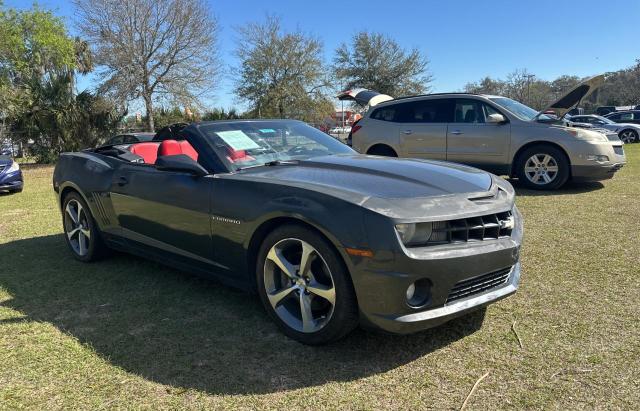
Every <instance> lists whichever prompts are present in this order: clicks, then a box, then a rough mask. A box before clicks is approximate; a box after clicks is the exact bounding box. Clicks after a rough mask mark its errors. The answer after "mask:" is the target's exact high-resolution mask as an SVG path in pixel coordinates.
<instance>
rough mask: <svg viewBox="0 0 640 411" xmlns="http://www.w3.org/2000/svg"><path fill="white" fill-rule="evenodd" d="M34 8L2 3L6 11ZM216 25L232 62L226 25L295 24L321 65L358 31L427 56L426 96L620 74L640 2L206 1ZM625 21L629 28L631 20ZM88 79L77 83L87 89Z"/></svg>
mask: <svg viewBox="0 0 640 411" xmlns="http://www.w3.org/2000/svg"><path fill="white" fill-rule="evenodd" d="M32 3H33V2H31V1H28V0H27V1H25V0H23V1H19V0H5V5H6V6H12V7H30V5H31V4H32ZM209 3H210V5H211V9H212V10H213V12H214V13H215V14H216V16H217V17H218V20H219V23H220V25H221V30H220V41H219V49H220V50H219V52H220V56H221V57H222V59H223V62H224V63H225V64H226V65H234V64H236V61H235V59H234V57H233V48H234V46H235V38H236V34H235V31H234V28H235V27H238V26H242V25H243V24H246V23H247V22H250V21H260V20H262V19H264V16H265V15H266V14H267V13H269V14H275V15H278V16H280V17H281V18H282V21H283V25H284V26H285V29H290V30H294V29H296V28H300V29H302V30H303V31H305V32H308V33H311V34H313V35H315V36H317V37H319V38H320V39H322V41H323V42H324V46H325V60H327V61H330V60H331V58H332V55H333V50H334V49H335V48H336V47H337V46H338V45H340V44H341V43H342V42H345V41H349V39H350V38H351V36H352V35H353V34H354V33H356V32H357V31H360V30H371V31H379V32H383V33H386V34H388V35H391V36H392V37H394V38H395V39H396V40H397V41H398V42H399V43H400V44H402V45H403V46H404V47H406V48H413V47H416V48H418V49H420V50H421V51H422V52H424V53H425V55H426V56H427V57H428V59H429V60H430V62H431V63H430V71H431V74H432V75H433V77H434V82H433V83H432V88H433V91H434V92H445V91H459V90H461V89H462V88H463V87H464V85H465V84H466V83H468V82H470V81H475V80H478V79H480V78H482V77H484V76H491V77H504V76H506V74H508V73H509V72H512V71H513V70H515V69H521V68H526V69H528V70H529V71H530V72H531V73H534V74H536V75H537V76H538V77H540V78H543V79H553V78H555V77H557V76H559V75H562V74H572V75H577V76H587V75H592V74H597V73H602V72H606V71H614V70H619V69H621V68H624V67H628V66H630V65H632V64H633V63H634V61H635V59H636V58H640V48H637V47H636V45H637V44H638V42H639V40H638V39H639V38H640V36H639V35H638V25H636V24H635V22H637V21H639V20H640V1H637V0H626V1H621V0H609V1H606V2H603V1H602V0H598V1H595V0H581V1H559V0H556V1H548V0H537V1H506V0H498V1H495V0H494V1H473V0H471V1H469V0H467V1H464V0H459V1H418V0H415V1H408V0H394V1H389V0H387V1H379V0H368V1H360V2H348V1H333V0H322V1H314V2H311V1H304V0H297V1H295V0H269V1H265V0H262V1H260V0H233V1H222V0H209ZM38 4H39V5H41V6H43V7H46V8H49V9H52V10H54V11H55V12H56V13H57V14H59V15H61V16H63V17H64V18H65V19H66V21H67V23H68V24H69V27H70V29H71V31H72V32H73V30H74V28H73V25H74V10H73V6H72V5H71V3H70V2H67V1H64V0H41V1H39V2H38ZM630 23H632V24H630ZM221 80H222V81H221V84H220V86H219V87H218V88H217V91H216V97H215V99H213V100H212V101H211V102H210V105H211V106H216V107H230V106H233V105H235V106H240V104H238V102H237V101H236V98H235V97H234V96H233V93H232V85H233V79H232V78H230V77H229V76H228V75H227V76H225V77H224V78H222V79H221ZM91 83H92V80H91V78H89V79H85V80H84V81H83V82H81V83H80V86H81V87H82V86H87V87H88V86H91Z"/></svg>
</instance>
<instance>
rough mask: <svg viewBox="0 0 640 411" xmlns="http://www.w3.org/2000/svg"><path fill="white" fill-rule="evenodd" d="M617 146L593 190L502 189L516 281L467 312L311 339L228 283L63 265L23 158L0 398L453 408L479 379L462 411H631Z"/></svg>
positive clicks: (630, 290) (626, 226)
mask: <svg viewBox="0 0 640 411" xmlns="http://www.w3.org/2000/svg"><path fill="white" fill-rule="evenodd" d="M626 148H627V153H628V160H629V163H630V164H629V165H627V167H625V168H624V169H623V170H622V171H621V172H619V173H618V174H617V175H616V176H615V178H614V179H613V180H609V181H606V182H604V183H603V184H599V183H597V184H590V185H581V186H578V185H573V186H569V187H567V188H566V189H564V190H562V191H558V192H553V193H539V192H532V191H527V190H521V189H518V199H517V203H518V205H519V207H520V209H521V211H522V213H523V215H524V217H525V245H524V248H523V252H522V262H523V277H522V283H521V288H520V290H519V292H518V293H517V294H516V295H514V296H513V297H511V298H508V299H506V300H503V301H501V302H499V303H497V304H494V305H492V306H490V307H489V308H488V309H487V311H486V316H485V317H484V322H483V320H482V316H481V315H471V316H469V317H466V318H462V319H459V320H456V321H454V322H451V323H448V324H445V325H444V326H441V327H438V328H436V329H433V330H429V331H427V332H423V333H420V334H417V335H411V336H390V335H382V334H376V333H370V332H364V331H360V330H358V331H356V332H355V333H354V334H352V335H351V336H349V337H348V338H347V339H346V340H344V341H341V342H339V343H337V344H334V345H331V346H328V347H320V348H311V347H306V346H302V345H300V344H298V343H296V342H293V341H291V340H289V339H287V338H285V337H284V336H283V335H282V334H280V333H279V332H278V331H277V330H276V328H275V326H274V325H273V324H272V323H271V322H269V321H268V319H267V316H266V314H265V313H264V312H263V310H262V308H261V306H260V305H259V302H258V301H257V299H256V298H254V297H252V296H250V295H247V294H244V293H242V292H239V291H236V290H233V289H230V288H226V287H223V286H221V285H218V284H216V283H213V282H208V281H205V280H201V279H198V278H195V277H192V276H190V275H188V274H186V273H181V272H178V271H176V270H173V269H169V268H165V267H162V266H159V265H157V264H155V263H153V262H150V261H146V260H142V259H139V258H134V257H129V256H126V255H116V256H114V257H113V258H111V259H109V260H106V261H102V262H99V263H93V264H82V263H79V262H76V261H75V260H73V259H72V258H71V255H70V253H69V252H68V251H67V249H66V245H65V243H64V241H63V237H62V235H61V223H60V214H59V211H58V210H57V209H56V205H55V200H54V195H53V192H52V189H51V173H52V168H51V167H34V166H31V167H30V168H27V169H25V170H24V172H25V178H26V186H25V191H24V192H23V193H22V194H18V195H10V196H6V195H5V196H0V213H1V217H0V262H1V266H0V409H16V408H32V409H59V408H83V409H103V408H135V409H175V408H197V409H203V408H207V409H209V408H219V409H222V408H243V409H257V408H260V409H263V408H305V409H316V408H320V407H322V408H333V409H344V408H347V409H379V408H396V409H424V408H437V409H457V408H459V407H460V406H461V404H462V403H463V401H464V400H465V397H466V396H467V394H468V393H469V390H470V389H471V387H472V386H473V384H474V383H475V382H476V381H477V380H478V378H479V377H481V376H482V375H483V374H485V373H486V372H489V375H488V377H487V378H485V379H484V380H483V381H482V382H481V383H480V384H479V385H478V388H477V390H476V391H475V393H474V394H473V395H472V396H471V397H470V398H469V403H468V407H469V408H471V409H494V408H556V409H575V408H588V409H592V408H626V409H638V408H640V331H639V329H640V327H639V326H640V257H639V256H640V237H639V234H638V233H639V231H640V230H639V223H640V144H635V145H631V146H626ZM514 322H515V326H513V324H514ZM514 329H515V331H516V332H514ZM516 333H517V335H516ZM518 337H519V338H520V340H521V342H522V348H521V347H520V344H519V343H518ZM301 358H303V359H301Z"/></svg>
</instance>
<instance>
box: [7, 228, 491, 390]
mask: <svg viewBox="0 0 640 411" xmlns="http://www.w3.org/2000/svg"><path fill="white" fill-rule="evenodd" d="M0 260H1V261H3V262H4V261H10V262H11V264H6V265H5V267H7V266H8V268H6V269H4V270H3V271H2V272H0V286H2V287H4V288H5V289H6V290H7V291H8V292H9V294H10V295H11V299H9V300H7V301H4V302H3V303H2V305H3V306H5V307H8V308H11V309H14V310H18V311H20V312H21V314H22V315H23V317H19V318H15V319H11V318H10V319H8V320H4V321H0V324H3V323H5V324H11V323H19V322H23V321H44V322H48V323H51V324H53V325H55V326H56V327H57V328H59V329H60V330H63V331H64V332H66V333H68V334H70V335H72V336H74V337H76V338H77V339H78V340H79V341H80V342H82V343H84V344H87V345H89V346H90V347H92V348H93V349H94V350H95V351H96V352H97V353H98V354H99V355H101V356H102V357H104V358H105V359H107V360H108V361H109V362H110V363H111V364H113V365H114V366H117V367H120V368H122V369H124V370H126V371H129V372H131V373H134V374H137V375H141V376H143V377H144V378H147V379H149V380H152V381H155V382H159V383H162V384H167V385H172V386H175V387H183V388H194V389H198V390H203V391H206V392H209V393H214V394H237V393H242V394H252V393H268V392H276V391H286V390H292V389H296V388H301V387H307V386H314V385H320V384H324V383H326V382H329V381H350V380H354V379H359V378H362V377H366V376H370V375H373V374H378V373H382V372H385V371H388V370H391V369H394V368H396V367H399V366H401V365H404V364H407V363H409V362H411V361H413V360H415V359H416V358H419V357H421V356H423V355H425V354H427V353H429V352H432V351H434V350H437V349H438V348H440V347H443V346H445V345H447V344H450V343H451V342H453V341H455V340H458V339H460V338H462V337H464V336H467V335H469V334H471V333H473V332H475V331H476V330H478V328H479V327H480V326H481V324H482V321H483V319H484V311H483V310H481V311H478V312H476V313H474V314H471V315H468V316H466V317H462V318H460V319H458V320H454V321H452V322H450V323H447V324H445V325H443V326H440V327H438V328H435V329H432V330H428V331H426V332H423V333H420V334H415V335H411V336H393V335H386V334H380V333H373V332H366V331H362V330H356V331H355V332H354V333H352V334H351V335H350V336H348V337H347V338H346V339H345V340H342V341H340V342H338V343H335V344H333V345H330V346H325V347H307V346H303V345H300V344H298V343H296V342H295V341H292V340H290V339H288V338H286V337H285V336H284V335H282V334H281V333H280V332H278V330H277V329H276V327H275V325H274V324H272V323H271V322H270V321H269V319H268V317H267V315H266V313H265V312H264V311H263V308H262V307H261V305H260V303H259V301H258V299H257V297H255V296H252V295H249V294H246V293H243V292H241V291H236V290H234V289H231V288H227V287H224V286H222V285H219V284H217V283H214V282H212V281H207V280H203V279H199V278H196V277H193V276H190V275H187V274H183V273H180V272H177V271H175V270H172V269H169V268H165V267H164V266H161V265H158V264H156V263H154V262H150V261H146V260H143V259H139V258H136V257H131V256H127V255H122V254H116V255H114V256H113V257H111V258H109V259H107V260H104V261H101V262H98V263H92V264H83V263H79V262H76V261H75V260H74V259H73V258H72V257H71V255H70V253H69V252H68V250H67V249H66V245H65V243H64V240H63V237H62V235H52V236H46V237H36V238H31V239H26V240H19V241H14V242H10V243H6V244H0ZM61 361H62V360H61Z"/></svg>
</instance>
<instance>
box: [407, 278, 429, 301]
mask: <svg viewBox="0 0 640 411" xmlns="http://www.w3.org/2000/svg"><path fill="white" fill-rule="evenodd" d="M406 297H407V304H409V305H410V306H411V307H422V306H424V305H426V304H427V303H428V302H429V300H430V299H431V281H429V280H427V279H426V278H422V279H420V280H418V281H416V282H414V283H412V284H411V285H409V287H407V292H406Z"/></svg>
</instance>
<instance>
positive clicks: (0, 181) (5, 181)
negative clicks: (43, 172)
mask: <svg viewBox="0 0 640 411" xmlns="http://www.w3.org/2000/svg"><path fill="white" fill-rule="evenodd" d="M23 186H24V182H23V179H22V171H20V170H18V171H16V172H13V173H11V174H4V173H2V174H0V191H20V190H22V188H23Z"/></svg>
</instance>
